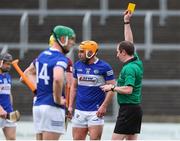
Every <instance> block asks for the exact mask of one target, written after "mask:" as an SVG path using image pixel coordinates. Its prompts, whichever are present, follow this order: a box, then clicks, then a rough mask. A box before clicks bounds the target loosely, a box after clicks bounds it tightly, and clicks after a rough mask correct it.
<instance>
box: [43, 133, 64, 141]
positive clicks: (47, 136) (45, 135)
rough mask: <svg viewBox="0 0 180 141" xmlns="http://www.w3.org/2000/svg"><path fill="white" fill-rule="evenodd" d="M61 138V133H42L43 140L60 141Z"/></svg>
mask: <svg viewBox="0 0 180 141" xmlns="http://www.w3.org/2000/svg"><path fill="white" fill-rule="evenodd" d="M60 136H61V134H60V133H55V132H46V131H44V132H43V133H42V140H59V138H60Z"/></svg>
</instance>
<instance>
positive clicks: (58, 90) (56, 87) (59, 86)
mask: <svg viewBox="0 0 180 141" xmlns="http://www.w3.org/2000/svg"><path fill="white" fill-rule="evenodd" d="M62 90H63V82H61V81H60V80H54V82H53V98H54V102H55V103H56V104H59V105H61V96H62Z"/></svg>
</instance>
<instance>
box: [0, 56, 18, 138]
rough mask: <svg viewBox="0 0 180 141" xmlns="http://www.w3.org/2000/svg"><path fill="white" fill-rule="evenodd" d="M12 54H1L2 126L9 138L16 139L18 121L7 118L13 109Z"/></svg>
mask: <svg viewBox="0 0 180 141" xmlns="http://www.w3.org/2000/svg"><path fill="white" fill-rule="evenodd" d="M11 62H12V56H11V55H10V54H9V53H4V54H1V55H0V128H2V130H3V132H4V135H5V137H6V139H7V140H15V139H16V123H12V122H9V121H8V120H6V118H7V114H8V113H11V112H12V111H13V106H12V95H11V76H10V75H9V73H8V72H9V71H10V68H11Z"/></svg>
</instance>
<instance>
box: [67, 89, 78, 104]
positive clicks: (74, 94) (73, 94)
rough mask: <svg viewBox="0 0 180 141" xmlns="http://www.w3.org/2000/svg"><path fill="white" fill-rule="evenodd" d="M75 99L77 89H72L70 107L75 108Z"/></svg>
mask: <svg viewBox="0 0 180 141" xmlns="http://www.w3.org/2000/svg"><path fill="white" fill-rule="evenodd" d="M75 97H76V89H75V88H71V91H70V100H69V107H73V105H74V101H75Z"/></svg>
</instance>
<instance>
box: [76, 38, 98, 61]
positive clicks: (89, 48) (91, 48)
mask: <svg viewBox="0 0 180 141" xmlns="http://www.w3.org/2000/svg"><path fill="white" fill-rule="evenodd" d="M98 49H99V46H98V44H97V43H96V42H95V41H83V42H81V44H80V45H79V50H84V51H85V52H86V58H88V59H91V58H92V57H93V56H94V55H95V54H96V53H97V51H98Z"/></svg>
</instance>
